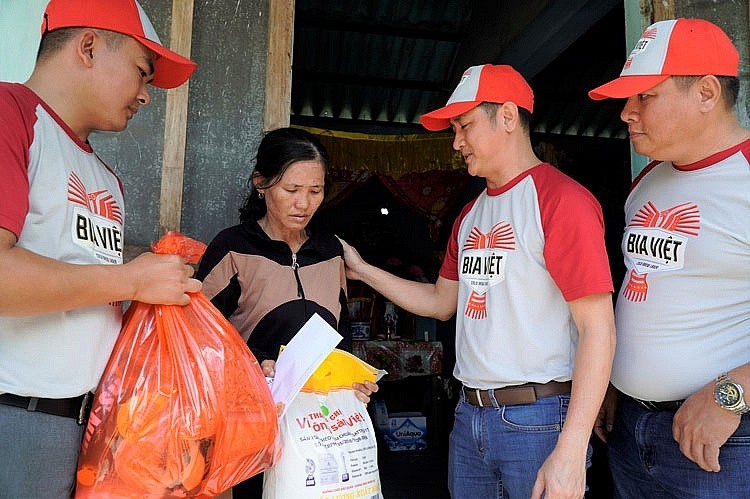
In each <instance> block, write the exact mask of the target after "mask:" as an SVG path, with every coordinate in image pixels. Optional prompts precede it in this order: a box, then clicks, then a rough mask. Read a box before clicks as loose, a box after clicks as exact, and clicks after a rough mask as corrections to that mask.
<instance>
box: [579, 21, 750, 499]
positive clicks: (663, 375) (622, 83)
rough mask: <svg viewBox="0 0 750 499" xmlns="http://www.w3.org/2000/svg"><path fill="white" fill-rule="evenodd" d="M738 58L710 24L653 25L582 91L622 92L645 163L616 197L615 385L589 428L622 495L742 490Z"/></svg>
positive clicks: (748, 230) (743, 175)
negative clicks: (602, 443)
mask: <svg viewBox="0 0 750 499" xmlns="http://www.w3.org/2000/svg"><path fill="white" fill-rule="evenodd" d="M738 65H739V54H738V52H737V49H736V48H735V47H734V45H733V44H732V41H731V40H730V39H729V37H728V36H727V35H726V34H725V33H724V32H723V31H722V30H721V29H720V28H719V27H717V26H716V25H714V24H712V23H710V22H708V21H704V20H700V19H676V20H674V19H673V20H668V21H661V22H657V23H655V24H652V25H651V26H649V27H648V28H647V29H646V31H645V32H644V34H643V36H642V37H641V39H640V40H639V41H638V43H637V44H636V47H635V49H634V50H633V51H632V52H631V54H630V56H629V57H628V59H627V61H626V63H625V67H624V68H623V70H622V73H621V76H620V77H619V78H617V79H615V80H613V81H611V82H609V83H606V84H604V85H602V86H600V87H598V88H596V89H594V90H592V91H591V92H590V93H589V95H590V96H591V97H592V98H593V99H604V98H608V97H613V98H627V102H626V103H625V107H624V109H623V111H622V114H621V117H622V119H623V120H624V121H625V122H626V123H627V124H628V129H629V132H630V139H631V141H632V143H633V147H634V148H635V150H636V151H637V152H638V153H640V154H644V155H646V156H648V157H649V158H651V159H653V160H655V161H654V162H653V163H651V164H650V165H648V166H647V167H646V169H645V170H644V171H643V172H642V173H641V174H640V175H639V176H638V177H637V178H636V179H635V181H634V182H633V186H632V189H631V192H630V195H629V196H628V199H627V201H626V204H625V217H626V218H625V220H626V228H625V235H624V237H623V240H622V249H623V253H624V256H625V264H626V266H627V275H626V277H625V280H624V282H623V284H622V289H621V293H620V295H619V296H618V299H617V307H616V312H615V316H616V323H617V336H618V339H617V341H618V346H617V352H616V354H615V361H614V366H613V370H612V385H614V387H615V388H616V389H617V391H619V393H617V392H615V391H614V390H610V393H609V394H608V396H607V401H606V403H605V404H604V406H603V409H602V413H601V415H600V419H599V421H598V422H597V429H596V432H597V434H599V435H600V436H601V437H602V438H603V439H605V440H608V443H609V458H610V465H611V468H612V473H613V481H614V485H615V489H616V492H617V496H618V497H625V498H641V497H651V498H661V497H664V498H667V497H669V498H673V497H680V498H691V497H695V498H720V497H734V498H736V497H746V496H747V494H748V491H750V473H749V472H748V471H750V416H748V415H747V414H746V413H747V412H748V410H749V409H748V406H747V404H746V399H745V398H744V396H743V389H747V388H748V387H750V366H749V365H748V361H749V360H750V197H748V196H749V194H748V193H750V163H749V161H748V159H749V158H750V130H747V129H745V128H743V127H742V126H741V125H740V123H739V121H738V120H737V116H736V115H735V114H734V112H733V110H732V108H733V106H734V103H735V100H736V98H737V93H738V90H739V80H738V79H737V74H738ZM616 399H617V400H616ZM747 401H750V399H747ZM616 402H619V403H618V404H617V406H618V407H617V410H616V416H615V408H614V406H615V403H616Z"/></svg>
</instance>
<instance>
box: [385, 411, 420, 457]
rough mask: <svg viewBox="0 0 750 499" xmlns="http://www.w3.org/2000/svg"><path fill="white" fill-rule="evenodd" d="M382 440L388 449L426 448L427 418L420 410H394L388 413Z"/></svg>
mask: <svg viewBox="0 0 750 499" xmlns="http://www.w3.org/2000/svg"><path fill="white" fill-rule="evenodd" d="M383 440H385V444H386V446H387V447H388V450H390V451H409V450H412V451H413V450H424V449H426V448H427V418H425V416H424V414H422V413H421V412H394V413H393V414H389V415H388V428H387V429H386V430H385V431H384V432H383Z"/></svg>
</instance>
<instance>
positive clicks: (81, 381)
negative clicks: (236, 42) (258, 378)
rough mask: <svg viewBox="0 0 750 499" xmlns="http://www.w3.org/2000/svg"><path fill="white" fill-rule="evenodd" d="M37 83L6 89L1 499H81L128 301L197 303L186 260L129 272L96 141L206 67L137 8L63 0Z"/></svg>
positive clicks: (118, 1) (112, 186) (50, 18)
mask: <svg viewBox="0 0 750 499" xmlns="http://www.w3.org/2000/svg"><path fill="white" fill-rule="evenodd" d="M41 29H42V40H41V43H40V48H39V53H38V57H37V62H36V65H35V68H34V71H33V73H32V75H31V77H30V78H29V80H28V81H27V82H26V83H24V84H14V83H0V116H2V119H1V120H0V178H1V179H2V182H1V183H0V283H2V285H0V461H1V462H2V466H0V495H2V496H3V497H39V498H41V497H44V498H57V497H69V496H70V494H71V492H72V491H73V487H74V484H75V474H76V463H77V459H78V452H79V449H80V445H81V438H82V435H83V432H84V428H85V424H86V419H87V411H88V407H89V402H90V392H91V391H93V390H94V389H95V388H96V386H97V384H98V382H99V378H100V376H101V374H102V371H103V370H104V366H105V364H106V362H107V359H108V357H109V354H110V352H111V349H112V346H113V344H114V341H115V339H116V337H117V334H118V333H119V330H120V325H121V324H120V323H121V318H122V303H123V301H125V300H133V299H135V300H139V301H144V302H148V303H174V304H185V303H187V302H188V301H189V297H188V295H187V294H186V292H191V291H198V290H199V289H200V283H199V282H198V281H196V280H195V279H191V275H192V269H191V267H190V266H188V265H186V264H185V263H184V262H183V261H182V260H181V259H180V258H179V257H176V256H164V255H158V256H157V255H153V254H150V253H148V254H145V255H143V256H141V257H139V258H137V259H135V260H133V261H132V262H130V263H128V264H125V265H122V262H123V260H122V252H123V211H124V200H123V193H122V187H121V184H120V182H119V180H118V178H117V177H116V176H115V174H114V173H113V172H112V171H111V170H110V169H109V168H108V167H107V166H106V165H105V164H104V163H103V162H102V161H101V160H100V159H99V158H98V157H97V156H96V154H95V153H94V151H93V150H92V148H91V145H90V144H89V142H88V137H89V134H90V133H91V132H93V131H95V130H103V131H122V130H124V129H125V127H126V126H127V124H128V121H129V120H130V119H131V118H132V117H133V116H134V115H135V114H136V113H137V112H138V111H139V109H140V108H141V107H142V106H145V105H147V104H148V103H149V102H150V100H151V98H150V95H149V91H148V88H147V85H148V84H152V85H154V86H159V87H163V88H172V87H175V86H178V85H180V84H182V83H183V82H184V81H185V80H187V78H188V77H189V76H190V75H191V74H192V72H193V71H194V69H195V63H193V62H192V61H190V60H188V59H186V58H184V57H182V56H180V55H178V54H176V53H174V52H172V51H170V50H168V49H167V48H165V47H163V46H162V45H161V43H160V42H159V39H158V37H157V36H156V33H155V32H154V29H153V27H152V25H151V22H150V21H149V20H148V17H146V14H145V12H144V11H143V9H141V7H140V6H139V5H138V3H137V2H136V1H135V0H52V1H51V2H50V3H49V4H48V5H47V8H46V11H45V13H44V20H43V22H42V27H41Z"/></svg>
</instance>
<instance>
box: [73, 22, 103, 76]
mask: <svg viewBox="0 0 750 499" xmlns="http://www.w3.org/2000/svg"><path fill="white" fill-rule="evenodd" d="M99 40H100V38H99V36H98V35H97V34H96V32H95V31H93V30H90V29H85V30H83V31H81V32H80V33H79V34H78V36H77V37H76V56H77V57H78V59H79V60H80V61H81V62H82V63H83V64H84V66H86V67H91V66H92V65H93V64H94V47H95V46H96V45H97V43H98V42H99Z"/></svg>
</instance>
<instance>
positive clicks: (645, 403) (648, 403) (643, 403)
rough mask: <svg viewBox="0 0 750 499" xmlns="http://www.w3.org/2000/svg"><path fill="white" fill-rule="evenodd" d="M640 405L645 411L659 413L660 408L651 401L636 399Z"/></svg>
mask: <svg viewBox="0 0 750 499" xmlns="http://www.w3.org/2000/svg"><path fill="white" fill-rule="evenodd" d="M635 401H636V402H638V404H640V405H641V406H642V407H643V408H644V409H646V410H647V411H651V412H658V411H659V408H658V407H656V405H655V404H654V403H653V402H651V401H650V400H641V399H635Z"/></svg>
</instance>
